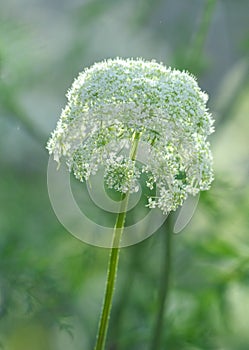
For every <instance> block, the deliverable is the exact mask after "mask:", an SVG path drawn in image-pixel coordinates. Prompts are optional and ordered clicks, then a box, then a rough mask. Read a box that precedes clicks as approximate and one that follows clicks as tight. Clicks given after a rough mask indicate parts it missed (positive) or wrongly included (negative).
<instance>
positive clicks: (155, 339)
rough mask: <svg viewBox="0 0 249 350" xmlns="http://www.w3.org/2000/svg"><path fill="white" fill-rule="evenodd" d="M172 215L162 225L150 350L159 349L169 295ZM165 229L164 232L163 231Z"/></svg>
mask: <svg viewBox="0 0 249 350" xmlns="http://www.w3.org/2000/svg"><path fill="white" fill-rule="evenodd" d="M171 216H172V214H169V216H168V218H167V220H166V223H165V225H163V231H162V234H163V240H164V243H165V244H163V256H164V260H163V266H162V272H161V278H160V286H159V294H158V313H157V318H156V322H155V326H154V331H153V336H152V343H151V350H158V349H160V344H161V338H162V330H163V325H164V322H163V319H164V315H165V306H166V301H167V297H168V293H169V284H170V275H171V260H172V227H171V220H172V217H171ZM165 228H166V230H165ZM165 231H166V232H165Z"/></svg>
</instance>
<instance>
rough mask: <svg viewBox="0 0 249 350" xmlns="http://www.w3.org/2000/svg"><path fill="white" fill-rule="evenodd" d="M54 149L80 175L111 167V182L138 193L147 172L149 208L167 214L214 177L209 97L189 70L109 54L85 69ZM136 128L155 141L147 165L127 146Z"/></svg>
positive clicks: (145, 138)
mask: <svg viewBox="0 0 249 350" xmlns="http://www.w3.org/2000/svg"><path fill="white" fill-rule="evenodd" d="M67 98H68V103H67V105H66V107H65V109H64V110H63V111H62V114H61V117H60V120H59V121H58V124H57V126H56V129H55V131H54V132H53V133H52V136H51V138H50V140H49V142H48V145H47V148H48V150H49V153H50V154H53V155H54V159H55V160H56V161H57V162H59V161H60V159H61V158H64V159H65V161H66V163H67V165H68V167H69V170H72V171H73V173H74V175H75V177H76V178H77V179H79V180H80V181H84V180H87V179H88V178H89V176H90V175H94V174H96V172H97V170H98V169H99V168H100V167H103V168H104V172H105V173H104V178H105V183H106V185H107V186H108V187H110V188H114V189H115V190H117V191H120V192H123V193H125V192H127V191H128V190H129V191H130V192H135V191H136V190H137V188H138V186H137V185H138V181H139V176H140V175H141V172H144V173H146V174H147V182H146V183H147V186H148V187H149V188H150V189H153V188H155V186H156V188H157V195H156V197H149V198H148V206H149V207H150V208H155V207H158V208H160V209H162V211H163V212H165V213H167V212H169V211H171V210H175V209H176V208H177V207H178V206H179V205H181V204H182V203H183V201H184V200H185V199H186V198H187V196H188V195H189V194H191V195H195V194H197V193H198V192H199V191H201V190H207V189H209V187H210V184H211V182H212V180H213V170H212V155H211V152H210V144H209V142H208V141H207V136H208V135H210V134H211V133H212V132H213V131H214V129H213V119H212V117H211V115H210V113H209V112H208V110H207V107H206V103H207V100H208V96H207V94H206V93H204V92H202V91H201V89H200V88H199V86H198V84H197V82H196V79H195V78H194V77H193V76H192V75H190V74H189V73H187V72H185V71H183V72H181V71H179V70H175V69H171V68H167V67H165V66H163V65H162V64H159V63H156V62H155V61H149V62H147V61H144V60H142V59H120V58H116V59H109V60H107V61H103V62H100V63H96V64H94V65H93V66H92V67H90V68H88V69H85V70H84V71H83V72H82V73H80V74H79V76H78V78H77V79H76V80H75V81H74V83H73V85H72V87H71V89H70V90H69V91H68V94H67ZM134 133H136V134H137V135H139V140H140V141H139V142H142V141H143V142H145V143H146V144H147V145H149V153H150V154H148V157H147V161H146V164H144V165H142V166H141V165H140V166H139V165H138V164H136V162H135V161H134V160H132V159H130V158H129V154H128V153H127V152H125V151H124V150H125V149H127V148H129V147H131V142H132V141H131V140H132V138H133V136H134Z"/></svg>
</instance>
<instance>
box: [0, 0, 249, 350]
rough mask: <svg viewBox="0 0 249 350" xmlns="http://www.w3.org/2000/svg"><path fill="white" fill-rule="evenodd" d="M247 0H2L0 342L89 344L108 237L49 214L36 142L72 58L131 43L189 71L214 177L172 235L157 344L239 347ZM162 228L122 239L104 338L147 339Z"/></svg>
mask: <svg viewBox="0 0 249 350" xmlns="http://www.w3.org/2000/svg"><path fill="white" fill-rule="evenodd" d="M248 13H249V2H248V0H238V1H234V0H217V1H216V0H186V1H183V0H138V1H133V0H126V1H125V0H116V1H114V0H104V1H103V0H89V1H79V0H71V1H67V0H62V1H56V0H52V1H46V0H44V1H42V0H22V1H20V0H19V1H18V0H10V1H5V2H3V1H2V2H1V12H0V167H1V175H0V176H1V177H0V194H1V201H0V347H1V346H2V348H3V349H6V350H23V349H25V350H26V349H34V350H50V349H51V350H68V349H72V350H82V349H83V350H84V349H91V348H92V346H93V343H94V338H95V334H96V330H97V323H98V317H99V313H100V308H101V303H102V297H103V291H104V285H105V273H106V267H107V261H108V250H106V249H101V248H96V247H92V246H88V245H86V244H84V243H82V242H80V241H77V240H76V239H75V238H73V237H72V236H71V235H70V234H69V233H68V232H66V230H65V229H64V228H63V227H62V226H61V224H60V223H59V222H58V221H57V218H56V216H55V214H54V213H53V211H52V208H51V205H50V202H49V198H48V194H47V186H46V168H47V161H48V155H47V152H46V150H45V144H46V142H47V139H48V137H49V134H50V132H51V131H52V129H53V128H54V126H55V123H56V121H57V119H58V117H59V115H60V111H61V108H62V107H63V106H64V104H65V102H66V100H65V97H64V96H65V92H66V90H67V89H68V87H69V86H70V85H71V83H72V80H73V78H74V77H75V76H76V75H77V74H78V72H79V71H81V70H83V68H84V67H86V66H88V65H91V64H92V63H94V62H96V61H99V60H102V59H105V58H109V57H116V56H121V57H137V56H139V57H143V58H145V59H152V58H154V59H156V60H157V61H162V62H163V63H164V64H166V65H171V66H174V67H177V68H181V69H188V70H189V71H190V72H192V73H193V74H195V75H196V76H197V77H198V81H199V83H200V85H201V87H202V89H204V90H206V91H207V92H208V94H209V96H210V102H209V107H210V109H211V111H212V112H213V114H214V116H215V119H216V133H215V134H214V135H213V136H212V140H211V142H212V145H213V153H214V159H215V173H216V179H215V182H214V183H213V186H212V189H211V190H210V191H209V192H206V193H202V195H201V199H200V202H199V205H198V209H197V211H196V213H195V215H194V217H193V219H192V221H191V223H190V224H189V225H188V226H187V228H186V229H185V230H184V232H182V234H180V235H174V237H173V261H172V273H171V275H172V277H171V288H170V294H169V298H168V303H167V309H166V310H165V317H164V318H165V327H164V332H163V339H162V349H170V350H174V349H177V350H179V349H180V350H247V349H248V348H249V332H248V323H249V316H248V315H249V215H248V214H249V183H248V174H249V166H248V164H249V147H248V144H249V142H248V132H249V79H248V77H249V75H248V73H249V59H248V58H249V55H248V54H249V27H248ZM103 215H104V214H103ZM164 238H165V232H164V229H163V228H162V229H161V230H159V232H157V233H156V234H154V235H153V236H152V237H151V238H149V239H147V240H146V241H144V242H142V243H140V244H138V245H136V246H133V247H130V248H125V249H123V250H122V252H121V259H120V268H119V277H118V284H117V288H116V292H115V302H114V309H113V313H112V319H111V328H110V332H109V337H108V349H112V350H115V349H121V350H124V349H129V350H133V349H134V350H140V349H141V350H143V349H149V344H150V341H151V332H152V329H153V324H154V319H155V314H156V312H157V290H158V284H159V279H160V270H161V264H162V260H163V253H164V250H165V245H164Z"/></svg>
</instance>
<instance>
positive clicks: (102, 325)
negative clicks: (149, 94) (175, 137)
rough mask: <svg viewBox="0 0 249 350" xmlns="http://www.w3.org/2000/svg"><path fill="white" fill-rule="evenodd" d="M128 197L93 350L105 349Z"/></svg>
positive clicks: (126, 195) (135, 146) (117, 227)
mask: <svg viewBox="0 0 249 350" xmlns="http://www.w3.org/2000/svg"><path fill="white" fill-rule="evenodd" d="M139 139H140V133H138V132H134V135H133V140H132V145H131V151H130V159H131V160H132V161H135V160H136V155H137V149H138V143H139ZM129 195H130V191H129V190H128V191H127V192H126V193H124V194H122V197H121V200H122V202H121V208H120V211H119V213H118V216H117V220H116V224H115V227H114V231H113V241H112V248H111V252H110V258H109V266H108V271H107V279H106V289H105V296H104V303H103V308H102V312H101V316H100V322H99V329H98V334H97V341H96V345H95V348H94V349H95V350H104V347H105V341H106V334H107V330H108V324H109V319H110V313H111V307H112V300H113V294H114V288H115V282H116V279H117V269H118V261H119V253H120V248H119V245H120V241H121V238H122V233H123V230H124V224H125V218H126V213H127V205H128V201H129Z"/></svg>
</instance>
